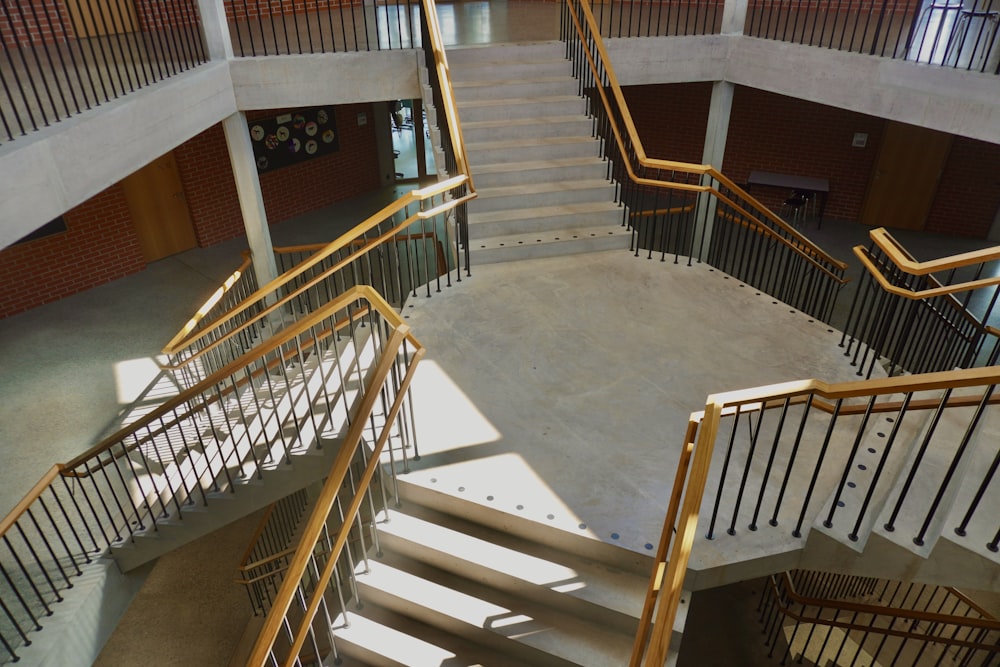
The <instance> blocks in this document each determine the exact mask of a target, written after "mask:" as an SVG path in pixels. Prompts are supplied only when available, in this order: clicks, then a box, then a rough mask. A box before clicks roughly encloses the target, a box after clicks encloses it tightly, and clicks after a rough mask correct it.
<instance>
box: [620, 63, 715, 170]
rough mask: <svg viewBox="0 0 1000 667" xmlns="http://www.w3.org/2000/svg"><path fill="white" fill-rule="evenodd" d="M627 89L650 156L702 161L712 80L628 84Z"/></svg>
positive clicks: (640, 134) (638, 130)
mask: <svg viewBox="0 0 1000 667" xmlns="http://www.w3.org/2000/svg"><path fill="white" fill-rule="evenodd" d="M623 92H624V93H625V101H626V102H628V108H629V112H630V113H631V114H632V120H633V121H634V122H635V128H636V131H637V132H639V137H641V139H642V145H643V148H645V149H646V155H647V157H651V158H659V159H661V160H675V161H678V162H695V163H698V164H701V156H702V151H703V149H704V145H705V127H706V126H707V121H708V107H709V104H710V103H711V101H712V83H711V82H700V83H673V84H666V85H649V86H626V87H625V88H624V89H623Z"/></svg>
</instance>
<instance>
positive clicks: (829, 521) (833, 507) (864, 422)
mask: <svg viewBox="0 0 1000 667" xmlns="http://www.w3.org/2000/svg"><path fill="white" fill-rule="evenodd" d="M877 398H878V397H877V396H872V397H871V398H869V399H868V405H867V406H866V407H865V414H864V417H862V419H861V424H860V425H859V426H858V431H857V434H856V435H855V437H854V444H853V445H852V446H851V453H850V455H849V456H848V457H847V464H846V465H845V466H844V474H843V475H841V477H840V483H839V484H837V492H836V493H835V494H834V496H833V502H832V503H831V504H830V513H829V514H828V515H827V517H826V519H825V520H824V521H823V525H824V526H825V527H827V528H833V515H834V513H835V512H836V511H837V503H838V502H839V501H840V496H841V494H842V493H843V492H844V486H845V485H846V484H847V477H848V475H850V474H851V470H852V468H853V466H854V457H855V456H856V455H857V453H858V447H860V446H861V441H862V440H863V439H864V435H865V428H867V426H868V420H869V419H870V418H871V415H872V408H874V407H875V401H876V400H877Z"/></svg>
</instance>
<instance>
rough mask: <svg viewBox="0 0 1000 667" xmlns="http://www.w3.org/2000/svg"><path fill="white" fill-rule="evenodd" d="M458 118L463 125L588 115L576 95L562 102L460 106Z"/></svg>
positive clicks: (542, 101) (581, 100)
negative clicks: (578, 114)
mask: <svg viewBox="0 0 1000 667" xmlns="http://www.w3.org/2000/svg"><path fill="white" fill-rule="evenodd" d="M458 107H459V108H458V116H459V118H461V119H462V122H463V123H466V122H468V123H474V122H477V121H489V120H507V119H521V118H544V117H546V116H564V115H567V114H573V113H580V114H583V113H586V110H587V109H586V104H585V102H584V100H583V99H582V98H580V97H576V96H575V95H574V96H573V97H572V99H562V100H553V101H548V100H538V101H526V100H525V101H521V100H518V101H514V102H511V103H509V104H508V103H505V102H501V101H497V102H496V103H495V104H466V105H464V106H463V105H462V104H459V105H458Z"/></svg>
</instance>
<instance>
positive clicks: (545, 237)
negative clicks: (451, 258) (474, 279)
mask: <svg viewBox="0 0 1000 667" xmlns="http://www.w3.org/2000/svg"><path fill="white" fill-rule="evenodd" d="M631 234H632V232H631V231H629V230H628V229H626V228H624V227H622V226H620V225H616V226H601V227H597V226H595V227H587V228H581V227H572V228H565V229H547V230H545V231H542V232H528V233H524V234H508V235H503V236H492V237H484V238H473V239H472V241H471V243H470V246H471V249H472V250H473V251H475V250H477V249H480V248H491V247H497V246H501V245H502V246H504V247H506V246H518V245H536V244H539V243H557V242H561V241H574V240H577V239H591V238H602V237H606V236H631Z"/></svg>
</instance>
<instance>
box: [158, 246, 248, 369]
mask: <svg viewBox="0 0 1000 667" xmlns="http://www.w3.org/2000/svg"><path fill="white" fill-rule="evenodd" d="M251 263H252V262H251V260H250V252H249V251H246V250H245V251H243V262H242V263H241V264H240V265H239V267H237V269H236V270H235V271H233V272H232V273H231V274H230V275H229V277H228V278H226V280H225V282H223V283H222V285H220V286H219V288H218V289H217V290H215V291H214V292H213V293H212V296H210V297H208V299H207V300H206V301H205V303H203V304H202V305H201V307H200V308H198V310H197V311H195V314H194V315H192V316H191V319H189V320H188V321H187V323H186V324H185V325H184V326H183V327H181V330H180V331H178V332H177V334H176V335H174V337H173V338H171V339H170V342H169V343H167V344H166V345H165V346H164V347H163V353H164V354H173V352H172V351H171V350H174V349H176V348H177V347H178V346H179V345H180V343H181V342H182V341H183V340H184V339H185V338H186V337H187V336H188V335H189V334H190V333H191V332H192V331H194V330H195V329H196V328H197V327H198V324H199V323H200V322H201V321H202V320H203V319H204V318H205V315H207V314H208V312H209V311H210V310H212V308H214V307H215V305H216V304H217V303H219V301H221V300H222V297H224V296H225V295H226V292H228V291H229V288H231V287H232V286H233V285H234V284H235V283H236V281H237V280H239V279H240V276H242V275H243V274H244V273H245V272H246V271H247V269H249V268H250V265H251Z"/></svg>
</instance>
